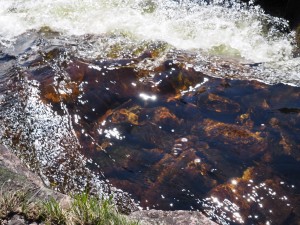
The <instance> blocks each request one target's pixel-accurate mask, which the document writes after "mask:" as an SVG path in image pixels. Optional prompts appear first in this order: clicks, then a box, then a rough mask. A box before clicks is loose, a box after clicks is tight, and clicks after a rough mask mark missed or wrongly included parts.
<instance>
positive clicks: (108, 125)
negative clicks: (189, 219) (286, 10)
mask: <svg viewBox="0 0 300 225" xmlns="http://www.w3.org/2000/svg"><path fill="white" fill-rule="evenodd" d="M294 36H295V33H294V32H289V29H288V23H287V21H285V20H283V19H281V18H276V17H272V16H270V15H267V14H265V13H264V11H263V10H262V9H261V8H260V7H259V6H254V5H246V4H244V3H240V2H238V1H233V0H232V1H230V0H222V1H221V0H215V1H209V0H194V1H192V0H179V1H175V0H164V1H162V0H146V1H142V0H119V1H117V0H108V1H101V0H69V1H63V0H40V1H33V0H0V51H1V55H0V63H1V64H0V104H1V109H0V119H1V122H0V126H1V131H0V135H1V141H2V143H3V144H5V145H7V146H9V147H10V148H11V149H12V150H13V151H14V152H15V153H16V154H17V155H18V156H19V157H20V158H22V160H23V162H24V163H25V164H27V165H28V166H29V167H30V168H31V169H32V170H34V171H36V172H37V173H38V174H39V175H40V176H41V177H42V179H43V181H44V182H45V183H46V184H47V185H49V186H52V187H53V188H55V189H58V190H60V191H63V192H69V191H76V190H82V189H84V188H89V189H92V190H94V191H95V192H98V193H99V194H110V193H113V194H114V195H115V196H117V197H116V201H119V202H120V201H121V202H120V205H123V206H122V207H123V208H129V209H130V208H134V207H135V206H134V204H135V203H137V204H139V205H140V206H141V207H143V208H156V209H168V210H176V209H185V210H201V211H203V212H205V213H206V214H207V215H208V216H210V217H211V218H212V219H214V220H215V221H217V222H218V223H220V224H241V223H246V224H289V223H291V224H293V223H295V224H296V223H297V221H298V220H299V219H300V208H299V205H300V203H299V199H300V198H299V194H300V192H299V185H300V183H299V175H298V171H299V168H300V163H299V159H300V152H299V149H300V139H299V136H298V135H297V133H298V132H299V131H300V119H299V113H300V101H299V99H300V90H299V86H300V58H298V57H295V55H297V54H296V52H297V47H296V43H295V37H294ZM298 51H299V50H298ZM133 201H134V202H135V203H133ZM128 204H129V205H130V206H127V205H128ZM124 210H126V209H124Z"/></svg>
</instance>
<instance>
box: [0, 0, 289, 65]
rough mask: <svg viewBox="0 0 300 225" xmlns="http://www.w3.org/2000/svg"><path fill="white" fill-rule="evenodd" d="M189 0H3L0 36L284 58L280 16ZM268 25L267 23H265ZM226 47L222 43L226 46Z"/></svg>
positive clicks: (263, 59)
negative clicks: (36, 33)
mask: <svg viewBox="0 0 300 225" xmlns="http://www.w3.org/2000/svg"><path fill="white" fill-rule="evenodd" d="M206 2H207V1H204V0H202V1H197V3H194V2H193V1H191V0H181V1H172V0H165V1H161V0H147V1H143V0H119V1H118V0H109V1H102V0H101V1H100V0H98V1H97V0H69V1H65V0H40V1H34V0H1V1H0V35H1V36H2V37H4V38H7V39H10V38H12V37H14V36H16V35H19V34H21V33H23V32H25V31H26V30H28V29H39V28H41V27H43V26H49V27H50V28H51V29H53V30H55V31H59V32H62V33H64V34H68V35H82V34H112V33H122V34H126V35H128V36H130V37H132V39H133V40H134V39H135V40H160V41H165V42H167V43H169V44H171V45H173V46H175V47H176V48H178V49H185V50H192V49H202V50H207V51H210V50H215V49H216V48H217V49H218V48H220V46H221V48H222V51H225V53H226V51H227V52H232V51H234V52H236V53H237V54H238V55H240V56H241V57H243V58H246V59H247V60H251V61H254V62H270V61H278V60H286V59H288V58H289V57H290V55H291V51H292V48H293V47H292V44H291V38H292V37H291V36H290V35H285V34H282V33H280V32H279V31H277V30H276V29H274V26H272V25H274V24H275V25H276V24H281V25H282V26H285V25H286V24H285V22H284V21H283V20H279V19H278V18H273V17H270V16H268V15H266V14H264V13H263V11H262V10H261V9H260V8H259V7H246V6H245V5H243V4H241V3H237V2H234V3H232V4H231V5H230V7H229V6H228V5H229V4H223V5H221V4H219V3H218V1H213V2H214V3H211V4H207V3H206ZM269 26H270V28H268V29H267V27H269ZM224 46H225V47H224Z"/></svg>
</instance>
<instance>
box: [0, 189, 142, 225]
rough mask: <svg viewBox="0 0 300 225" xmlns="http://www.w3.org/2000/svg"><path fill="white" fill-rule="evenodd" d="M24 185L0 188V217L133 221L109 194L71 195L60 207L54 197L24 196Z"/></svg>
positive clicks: (66, 223)
mask: <svg viewBox="0 0 300 225" xmlns="http://www.w3.org/2000/svg"><path fill="white" fill-rule="evenodd" d="M29 196H30V195H29V193H28V190H27V191H26V190H25V189H22V190H17V191H12V190H4V189H3V185H2V187H1V189H0V219H9V218H11V217H12V216H13V215H15V214H19V215H23V216H24V218H25V220H27V221H31V222H35V221H37V222H41V221H43V222H44V223H45V224H46V225H137V224H138V223H137V222H133V221H129V220H128V219H127V218H126V217H125V216H123V215H121V214H120V213H118V211H117V209H116V207H115V206H114V204H113V201H112V198H109V199H99V198H97V197H95V196H90V195H89V194H88V193H81V194H76V195H74V196H72V201H71V204H70V206H69V207H68V208H62V207H61V205H60V203H59V202H58V201H57V200H55V199H54V198H50V199H49V200H45V201H41V202H39V201H37V200H33V198H32V197H31V198H28V197H29Z"/></svg>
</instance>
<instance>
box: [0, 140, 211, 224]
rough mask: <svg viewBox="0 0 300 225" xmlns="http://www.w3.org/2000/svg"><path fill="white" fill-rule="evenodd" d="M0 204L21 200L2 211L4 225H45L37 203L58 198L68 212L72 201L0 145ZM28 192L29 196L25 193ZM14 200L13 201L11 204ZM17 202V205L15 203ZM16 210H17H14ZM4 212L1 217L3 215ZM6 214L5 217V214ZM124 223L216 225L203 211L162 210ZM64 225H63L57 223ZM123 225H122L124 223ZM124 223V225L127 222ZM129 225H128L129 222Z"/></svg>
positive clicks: (137, 215) (0, 219) (133, 216)
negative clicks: (22, 197)
mask: <svg viewBox="0 0 300 225" xmlns="http://www.w3.org/2000/svg"><path fill="white" fill-rule="evenodd" d="M0 171H1V173H0V186H1V192H0V205H1V203H2V205H1V206H3V204H5V205H6V206H7V205H11V206H12V204H11V203H13V204H16V203H17V201H19V200H20V202H19V203H20V205H19V206H17V205H14V206H16V207H13V208H11V211H7V212H3V210H4V207H2V208H1V209H0V224H2V225H13V224H14V225H27V224H28V225H43V224H47V223H45V221H44V220H43V219H42V218H40V216H39V214H38V212H37V211H38V210H39V209H38V208H35V207H34V206H36V203H38V202H47V201H48V200H49V199H56V200H57V203H59V205H60V207H61V208H62V209H64V210H66V209H67V208H68V207H69V206H70V204H71V201H72V199H71V198H70V197H69V196H67V195H64V194H61V193H59V192H56V191H53V190H51V189H49V188H47V187H45V186H44V184H43V182H42V180H41V179H40V178H39V177H38V176H37V175H36V174H34V173H32V172H31V171H30V170H29V169H28V168H27V167H26V166H24V165H23V164H22V162H21V161H20V160H19V159H18V157H16V156H15V155H14V154H13V153H11V152H10V151H9V150H8V149H7V148H6V147H5V146H3V145H0ZM25 192H26V193H25ZM8 193H12V195H11V198H9V199H8V198H6V200H7V201H6V203H4V202H3V200H4V198H3V196H4V195H5V194H6V196H7V194H8ZM18 194H19V196H20V194H25V195H26V197H25V195H24V200H21V198H20V199H18ZM8 201H11V202H8ZM12 201H14V202H12ZM24 203H26V204H28V206H25V207H29V208H28V210H27V211H28V213H27V214H26V213H24V210H23V208H24V205H23V204H24ZM14 209H15V210H14ZM1 213H2V214H1ZM5 214H6V215H5ZM124 218H126V219H125V220H124V221H126V220H127V221H138V224H140V225H150V224H166V225H167V224H172V225H173V224H175V225H176V224H178V225H179V224H180V225H184V224H204V225H214V224H216V223H214V222H212V221H210V220H209V219H208V218H207V217H206V216H204V215H203V214H202V213H200V212H191V211H183V210H179V211H161V210H149V211H147V210H144V211H143V210H142V211H136V212H133V213H132V214H130V215H129V216H126V217H125V216H124ZM58 224H61V223H58ZM121 224H123V223H121ZM124 224H125V222H124ZM126 224H127V223H126Z"/></svg>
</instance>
